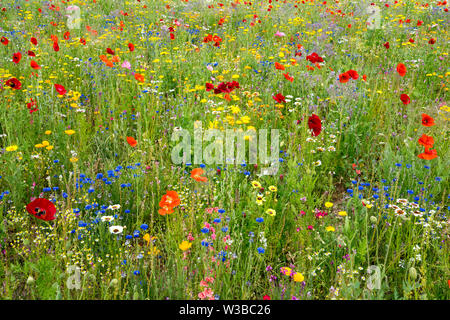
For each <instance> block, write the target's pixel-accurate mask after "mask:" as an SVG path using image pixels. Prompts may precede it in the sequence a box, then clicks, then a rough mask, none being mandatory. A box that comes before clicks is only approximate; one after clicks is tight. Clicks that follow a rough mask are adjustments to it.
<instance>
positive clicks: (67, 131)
mask: <svg viewBox="0 0 450 320" xmlns="http://www.w3.org/2000/svg"><path fill="white" fill-rule="evenodd" d="M64 132H65V133H66V134H68V135H69V136H70V135H72V134H74V133H75V130H72V129H70V130H66V131H64Z"/></svg>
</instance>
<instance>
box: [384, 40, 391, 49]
mask: <svg viewBox="0 0 450 320" xmlns="http://www.w3.org/2000/svg"><path fill="white" fill-rule="evenodd" d="M383 46H384V47H385V48H386V49H389V47H390V46H389V41H388V42H386V43H385V44H383Z"/></svg>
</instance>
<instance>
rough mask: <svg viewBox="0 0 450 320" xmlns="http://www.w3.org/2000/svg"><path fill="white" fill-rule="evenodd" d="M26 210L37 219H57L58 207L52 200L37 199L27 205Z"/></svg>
mask: <svg viewBox="0 0 450 320" xmlns="http://www.w3.org/2000/svg"><path fill="white" fill-rule="evenodd" d="M26 209H27V211H28V212H29V213H30V214H32V215H33V216H34V217H35V218H38V219H41V220H44V221H51V220H54V219H55V213H56V207H55V205H54V204H53V203H52V202H51V201H50V200H47V199H44V198H37V199H35V200H33V201H31V202H30V203H29V204H27V207H26Z"/></svg>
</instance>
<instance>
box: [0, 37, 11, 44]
mask: <svg viewBox="0 0 450 320" xmlns="http://www.w3.org/2000/svg"><path fill="white" fill-rule="evenodd" d="M0 42H1V43H2V44H3V45H4V46H6V45H8V43H9V40H8V38H6V37H1V38H0Z"/></svg>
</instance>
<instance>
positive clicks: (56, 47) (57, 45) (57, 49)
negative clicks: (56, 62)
mask: <svg viewBox="0 0 450 320" xmlns="http://www.w3.org/2000/svg"><path fill="white" fill-rule="evenodd" d="M53 50H55V52H58V51H59V44H58V42H53Z"/></svg>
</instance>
